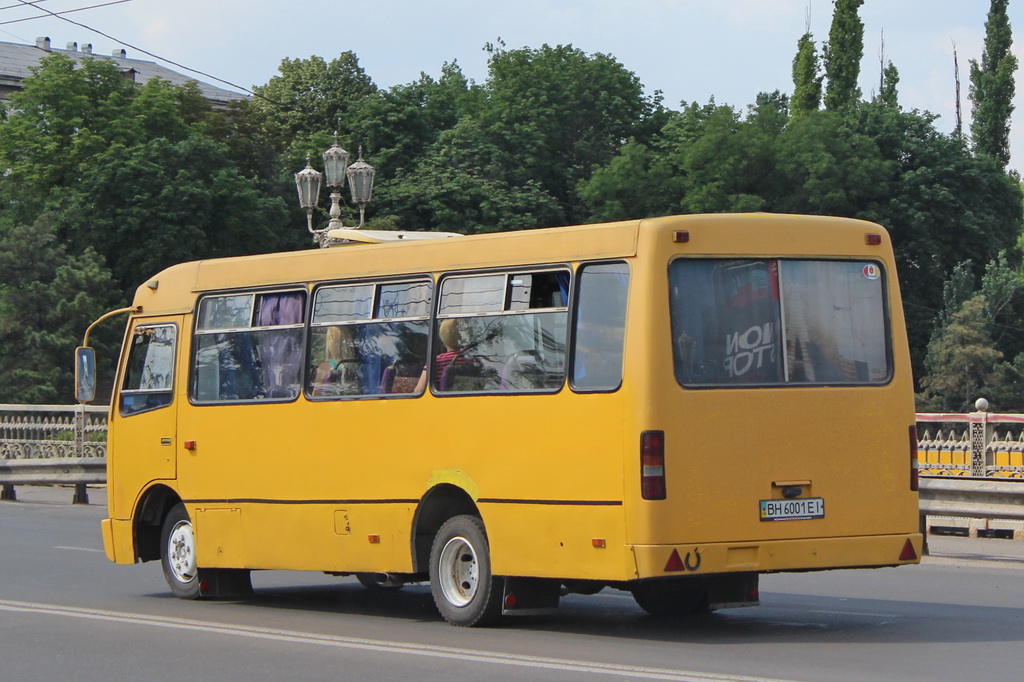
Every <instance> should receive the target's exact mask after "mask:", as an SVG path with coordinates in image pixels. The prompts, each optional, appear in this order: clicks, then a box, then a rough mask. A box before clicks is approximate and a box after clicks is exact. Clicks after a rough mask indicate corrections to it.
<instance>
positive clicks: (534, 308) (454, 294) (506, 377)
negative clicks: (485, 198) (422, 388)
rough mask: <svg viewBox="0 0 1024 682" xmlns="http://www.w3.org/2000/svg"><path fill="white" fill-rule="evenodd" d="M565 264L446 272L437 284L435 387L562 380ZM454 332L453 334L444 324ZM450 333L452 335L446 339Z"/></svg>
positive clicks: (531, 385)
mask: <svg viewBox="0 0 1024 682" xmlns="http://www.w3.org/2000/svg"><path fill="white" fill-rule="evenodd" d="M569 285H570V274H569V272H568V270H561V269H559V270H539V271H519V272H511V273H498V274H482V275H453V276H449V277H446V278H445V279H444V280H442V283H441V295H440V299H441V300H440V305H439V306H438V317H440V318H441V320H440V321H439V323H438V325H437V329H436V332H435V333H436V336H435V339H436V342H435V344H434V349H435V352H436V355H435V357H434V359H433V363H432V366H433V370H432V381H433V386H434V390H435V391H436V392H438V393H447V392H452V393H469V392H473V393H477V392H482V393H525V392H538V391H544V392H555V391H557V390H559V389H560V388H561V386H562V384H564V383H565V357H566V353H565V349H566V343H565V339H566V332H567V329H568V319H569V309H568V306H567V300H568V295H569ZM453 328H457V329H458V334H457V335H455V336H454V337H452V334H451V329H453ZM446 337H452V338H446Z"/></svg>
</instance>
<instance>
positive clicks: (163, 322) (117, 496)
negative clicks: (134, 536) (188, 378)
mask: <svg viewBox="0 0 1024 682" xmlns="http://www.w3.org/2000/svg"><path fill="white" fill-rule="evenodd" d="M182 322H183V318H182V316H174V317H170V318H161V319H160V320H153V319H143V320H136V321H135V327H134V328H133V329H132V331H131V335H130V336H129V341H128V349H127V356H128V357H127V360H126V361H125V365H124V367H123V368H122V370H121V383H120V385H119V387H118V391H117V392H116V393H115V400H116V401H117V402H116V404H115V405H114V406H113V415H114V419H113V420H112V423H113V428H112V429H111V436H112V437H111V441H110V442H111V449H110V452H109V453H108V461H109V464H108V467H109V475H108V478H109V482H108V487H109V489H108V495H109V496H110V510H111V515H112V516H113V517H114V518H121V519H126V518H129V517H130V515H131V513H132V508H133V507H134V505H135V503H136V500H137V499H138V498H139V495H140V494H141V493H142V490H143V489H144V488H145V487H146V486H147V485H148V484H149V483H150V482H152V481H154V480H170V479H173V478H174V477H175V474H176V466H175V451H176V441H177V407H176V406H175V404H174V403H175V399H176V397H175V394H176V393H177V391H178V388H179V386H181V382H183V381H184V376H183V374H182V373H180V372H179V371H177V370H178V368H179V363H178V350H179V348H178V347H179V341H180V337H181V329H182Z"/></svg>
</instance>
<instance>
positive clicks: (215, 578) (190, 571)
mask: <svg viewBox="0 0 1024 682" xmlns="http://www.w3.org/2000/svg"><path fill="white" fill-rule="evenodd" d="M160 564H161V566H162V567H163V570H164V579H165V580H167V585H168V586H170V588H171V593H172V594H173V595H174V596H175V597H178V598H179V599H202V598H204V597H239V596H246V595H249V594H251V593H252V582H251V581H250V579H249V571H248V570H243V569H227V568H217V569H210V568H199V566H198V564H197V562H196V534H195V530H194V529H193V527H192V519H191V518H190V517H189V515H188V510H187V509H185V505H184V504H183V503H181V502H179V503H178V504H176V505H174V507H173V508H172V509H171V511H170V512H169V513H168V514H167V518H165V519H164V525H163V528H162V529H161V532H160Z"/></svg>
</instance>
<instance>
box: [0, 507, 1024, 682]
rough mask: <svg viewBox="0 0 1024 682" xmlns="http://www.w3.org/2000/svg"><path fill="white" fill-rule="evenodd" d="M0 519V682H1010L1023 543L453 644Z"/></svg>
mask: <svg viewBox="0 0 1024 682" xmlns="http://www.w3.org/2000/svg"><path fill="white" fill-rule="evenodd" d="M18 496H19V498H20V499H19V501H18V502H2V503H0V680H4V681H7V680H57V679H60V680H114V679H116V680H156V681H163V680H168V681H173V682H181V681H183V680H246V681H247V682H248V681H252V680H276V679H289V680H407V679H408V680H412V679H415V680H446V681H447V680H453V679H462V680H482V679H486V680H584V679H586V680H601V679H609V680H613V679H621V678H628V679H651V680H653V679H663V680H723V679H724V680H744V679H786V680H866V679H870V680H963V679H973V680H986V681H989V680H1018V679H1020V678H1021V676H1022V672H1021V671H1022V670H1024V646H1022V645H1021V640H1022V639H1024V543H1022V542H1015V541H1012V540H968V539H965V538H932V551H933V553H934V555H933V556H931V557H927V558H926V559H925V561H924V563H923V564H922V565H920V566H913V567H902V568H898V569H880V570H874V571H829V572H823V573H808V574H787V575H772V576H765V577H763V578H762V580H761V600H762V605H761V606H759V607H755V608H747V609H733V610H728V611H722V612H719V613H716V614H712V615H710V616H704V617H699V618H694V619H688V620H683V621H661V620H658V619H655V618H652V617H649V616H647V615H646V614H644V612H643V611H641V610H640V609H639V608H638V607H637V606H636V605H635V604H634V603H633V600H632V598H631V597H630V596H629V595H627V594H625V593H621V592H616V591H613V590H605V591H603V592H601V593H600V594H598V595H595V596H589V597H584V596H572V597H568V598H566V599H564V600H563V602H562V607H561V608H560V609H559V611H558V612H557V613H555V614H553V615H550V616H544V617H540V616H531V617H518V618H511V619H506V620H505V621H503V623H502V625H500V626H499V627H495V628H489V629H472V630H467V629H464V628H454V627H451V626H449V625H447V624H446V623H444V622H443V621H442V620H441V619H440V617H439V616H438V615H437V613H436V611H435V610H434V607H433V604H432V602H431V598H430V592H429V589H428V588H426V587H425V586H410V587H407V588H405V589H403V590H401V591H400V592H395V593H387V594H375V593H371V592H369V591H367V590H366V589H364V588H362V587H361V586H360V585H359V584H358V583H357V582H355V581H354V580H352V579H348V578H333V577H330V576H326V575H322V574H310V573H288V572H281V571H266V572H260V573H254V574H253V585H254V587H255V595H254V596H253V597H252V598H251V599H247V600H245V601H233V602H184V601H179V600H176V599H174V598H172V597H171V596H170V595H169V593H168V591H167V588H166V586H165V584H164V581H163V575H162V573H161V571H160V566H159V565H158V564H156V563H149V564H144V565H137V566H118V565H114V564H111V563H109V562H107V560H106V558H105V557H104V555H103V551H102V545H101V540H100V536H99V519H101V518H103V517H104V516H105V509H104V507H103V502H104V499H103V490H102V488H100V489H90V497H91V498H92V502H93V504H91V505H88V506H71V505H70V504H68V503H69V502H70V500H71V491H70V490H68V489H47V488H43V489H40V488H27V487H26V488H18Z"/></svg>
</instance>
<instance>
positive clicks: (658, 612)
mask: <svg viewBox="0 0 1024 682" xmlns="http://www.w3.org/2000/svg"><path fill="white" fill-rule="evenodd" d="M632 592H633V599H634V600H636V603H637V604H638V605H639V606H640V608H642V609H643V610H644V611H646V612H647V613H649V614H651V615H652V616H657V617H659V618H678V617H680V616H694V615H699V614H703V613H710V612H711V609H710V608H708V594H707V586H706V585H704V584H702V583H697V584H694V583H693V582H689V581H683V580H651V581H645V582H641V583H639V584H637V585H635V586H634V587H633V590H632Z"/></svg>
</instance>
